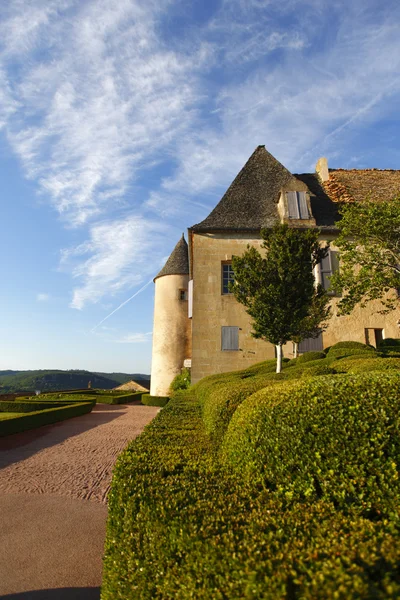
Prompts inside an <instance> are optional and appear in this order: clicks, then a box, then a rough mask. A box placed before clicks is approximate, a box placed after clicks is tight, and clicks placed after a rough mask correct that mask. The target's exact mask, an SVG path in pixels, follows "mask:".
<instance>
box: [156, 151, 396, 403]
mask: <svg viewBox="0 0 400 600" xmlns="http://www.w3.org/2000/svg"><path fill="white" fill-rule="evenodd" d="M399 192H400V171H397V170H396V171H394V170H378V169H361V170H356V169H351V170H346V169H329V168H328V164H327V160H326V159H325V158H321V159H320V160H319V161H318V163H317V165H316V172H315V173H303V174H300V175H298V174H292V173H290V172H289V171H288V170H287V169H286V168H285V167H284V166H283V165H282V164H281V163H280V162H279V161H278V160H276V159H275V158H274V157H273V156H272V155H271V154H270V153H269V152H268V151H267V150H266V149H265V147H264V146H258V147H257V148H256V150H255V151H254V153H253V154H252V155H251V157H250V158H249V160H248V161H247V163H246V164H245V166H244V167H243V169H242V170H241V171H240V173H239V174H238V175H237V177H236V178H235V180H234V181H233V183H232V184H231V186H230V187H229V188H228V190H227V191H226V193H225V194H224V196H223V197H222V199H221V200H220V201H219V203H218V204H217V206H216V207H215V208H214V210H212V211H211V213H210V214H209V215H208V217H207V218H206V219H204V221H202V222H201V223H198V224H197V225H193V226H192V227H189V229H188V243H187V242H186V241H185V239H184V236H182V239H180V240H179V242H178V243H177V245H176V246H175V248H174V250H173V251H172V254H171V255H170V257H169V259H168V260H167V262H166V264H165V266H164V267H163V269H162V270H161V271H160V272H159V273H158V275H157V277H156V278H155V279H154V282H155V306H154V328H153V353H152V367H151V390H150V393H151V394H152V395H154V396H168V390H169V386H170V383H171V381H172V379H173V378H174V377H175V375H176V374H178V373H180V372H181V369H182V367H183V366H190V367H191V372H192V382H193V383H195V382H196V381H198V380H199V379H201V378H202V377H205V376H206V375H210V374H212V373H218V372H226V371H234V370H237V369H243V368H246V367H248V366H249V365H251V364H254V363H256V362H260V361H262V360H267V359H270V358H273V357H274V356H275V348H274V346H273V345H272V344H269V343H267V342H265V341H262V340H256V339H254V338H253V337H252V336H251V322H250V318H249V316H248V315H247V314H246V312H245V309H244V307H243V306H242V305H241V304H239V303H238V302H237V301H236V300H235V298H234V297H233V295H232V294H230V293H229V291H228V282H229V281H230V279H231V278H232V276H233V273H232V267H231V260H232V256H234V255H241V254H243V252H244V251H245V250H246V246H247V244H251V245H253V246H256V247H258V248H259V247H260V246H261V243H262V239H261V236H260V230H261V229H262V228H268V227H272V226H273V225H274V224H275V223H277V222H281V223H289V224H290V226H292V227H301V228H304V227H317V228H318V229H319V230H320V231H321V235H320V239H321V243H322V244H323V243H326V242H329V243H330V252H329V255H328V256H327V257H326V258H325V259H324V261H323V262H322V264H321V265H319V266H318V268H317V271H316V273H315V276H316V279H317V281H319V282H320V283H322V285H323V286H324V287H325V288H326V289H328V290H329V278H330V275H331V274H332V273H333V272H334V271H335V269H337V268H338V252H337V248H335V244H334V240H335V237H336V236H337V234H338V230H337V228H336V227H335V221H337V220H338V205H339V204H340V203H341V202H353V201H363V200H364V199H365V198H369V197H371V198H373V199H375V200H376V201H383V200H390V199H391V198H393V197H394V196H395V195H396V194H399ZM331 294H332V305H333V315H334V316H333V317H332V318H331V319H330V322H329V328H328V330H327V331H325V332H324V333H323V334H322V335H321V336H320V338H319V339H317V340H305V341H304V342H303V343H302V344H301V347H300V351H302V352H305V351H307V350H318V349H322V348H323V347H327V346H330V345H332V344H335V343H336V342H339V341H344V340H354V341H359V342H364V343H369V344H373V345H376V343H378V342H379V341H380V340H381V339H382V338H385V337H398V336H399V328H398V325H397V321H398V319H399V317H400V315H399V314H395V313H394V312H392V313H391V314H389V315H386V316H383V315H380V314H378V312H377V310H379V306H380V305H379V302H378V303H370V304H369V305H368V306H367V307H366V308H364V309H361V308H358V307H357V308H356V309H355V310H354V311H353V313H352V314H351V315H349V316H346V317H337V316H335V310H334V308H335V305H336V303H337V302H338V299H337V298H336V297H335V295H334V292H331ZM292 351H293V348H292V344H287V345H286V348H285V349H284V353H285V356H289V357H290V356H291V354H292Z"/></svg>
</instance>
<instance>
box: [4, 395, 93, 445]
mask: <svg viewBox="0 0 400 600" xmlns="http://www.w3.org/2000/svg"><path fill="white" fill-rule="evenodd" d="M94 405H95V403H94V402H81V403H74V404H69V405H68V406H60V407H57V408H46V409H45V410H40V411H34V412H29V413H21V415H20V416H17V417H13V418H11V419H6V420H4V421H0V437H2V436H5V435H10V434H12V433H21V432H22V431H27V430H28V429H35V428H36V427H42V426H43V425H50V424H51V423H57V422H58V421H64V419H70V418H72V417H79V416H80V415H84V414H86V413H89V412H91V410H92V408H93V406H94Z"/></svg>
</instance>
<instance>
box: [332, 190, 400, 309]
mask: <svg viewBox="0 0 400 600" xmlns="http://www.w3.org/2000/svg"><path fill="white" fill-rule="evenodd" d="M340 213H341V220H340V221H339V222H338V223H337V224H336V225H337V226H338V227H339V229H340V235H339V237H338V238H337V240H335V244H336V245H337V246H338V248H339V250H340V269H339V271H338V272H336V273H335V274H334V275H333V276H332V278H331V283H332V287H333V288H334V289H335V290H336V291H337V292H340V293H342V294H343V298H342V299H341V300H340V302H339V304H338V309H339V314H342V315H344V314H349V313H350V312H351V311H352V310H353V308H354V307H355V306H356V305H357V304H359V305H360V306H361V307H364V306H365V305H366V304H367V303H368V302H370V301H371V300H380V301H381V303H382V310H380V311H379V312H381V313H383V314H385V313H387V312H389V311H391V310H394V309H396V308H397V309H398V308H399V307H400V303H399V293H398V290H399V289H400V196H398V197H397V198H394V199H393V200H391V201H388V202H373V201H372V200H367V201H364V202H357V203H352V204H345V205H343V207H342V209H341V211H340ZM396 290H397V291H396Z"/></svg>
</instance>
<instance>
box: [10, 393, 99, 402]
mask: <svg viewBox="0 0 400 600" xmlns="http://www.w3.org/2000/svg"><path fill="white" fill-rule="evenodd" d="M96 398H97V396H95V395H94V394H93V393H92V395H86V394H82V393H81V392H79V394H71V393H68V392H66V393H65V394H63V393H62V392H57V394H39V396H19V397H18V398H16V400H15V401H16V402H43V403H46V404H47V403H48V402H57V403H58V402H67V403H68V404H71V403H72V402H94V403H96Z"/></svg>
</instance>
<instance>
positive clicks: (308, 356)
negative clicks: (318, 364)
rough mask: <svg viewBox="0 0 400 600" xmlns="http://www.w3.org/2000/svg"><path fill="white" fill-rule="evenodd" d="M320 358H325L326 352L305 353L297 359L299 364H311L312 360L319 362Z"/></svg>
mask: <svg viewBox="0 0 400 600" xmlns="http://www.w3.org/2000/svg"><path fill="white" fill-rule="evenodd" d="M319 358H325V353H324V352H316V351H315V352H304V354H301V355H300V356H299V357H298V358H297V364H302V363H305V362H309V361H310V360H318V359H319Z"/></svg>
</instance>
